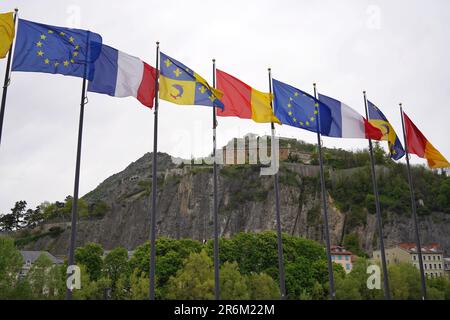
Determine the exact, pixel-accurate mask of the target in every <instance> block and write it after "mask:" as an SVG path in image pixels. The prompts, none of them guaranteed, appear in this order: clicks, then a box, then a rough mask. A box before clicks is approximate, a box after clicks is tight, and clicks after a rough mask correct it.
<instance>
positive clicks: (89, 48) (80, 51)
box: [12, 19, 102, 80]
mask: <svg viewBox="0 0 450 320" xmlns="http://www.w3.org/2000/svg"><path fill="white" fill-rule="evenodd" d="M101 49H102V37H101V36H100V35H99V34H97V33H94V32H90V31H86V30H80V29H70V28H61V27H55V26H49V25H45V24H41V23H36V22H32V21H27V20H22V19H19V23H18V27H17V36H16V45H15V49H14V60H13V65H12V71H26V72H44V73H53V74H62V75H66V76H74V77H81V78H83V77H84V76H85V72H86V79H88V80H92V78H93V77H94V62H95V60H96V59H97V58H98V57H99V55H100V52H101ZM85 66H86V68H85Z"/></svg>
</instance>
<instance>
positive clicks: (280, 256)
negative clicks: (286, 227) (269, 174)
mask: <svg viewBox="0 0 450 320" xmlns="http://www.w3.org/2000/svg"><path fill="white" fill-rule="evenodd" d="M267 70H268V71H269V92H270V94H271V95H272V71H271V69H270V68H268V69H267ZM270 106H271V107H272V110H273V104H272V99H271V100H270ZM270 125H271V131H272V141H271V142H272V162H275V163H276V156H277V155H276V153H277V152H276V151H277V150H275V124H274V123H273V122H271V124H270ZM277 170H278V169H277ZM273 178H274V180H273V181H274V187H275V211H276V219H277V240H278V241H277V242H278V274H279V278H280V293H281V300H285V299H286V280H285V275H284V258H283V234H282V230H281V217H280V191H279V181H278V171H277V172H276V173H275V175H274V176H273Z"/></svg>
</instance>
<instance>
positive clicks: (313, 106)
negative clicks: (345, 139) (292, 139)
mask: <svg viewBox="0 0 450 320" xmlns="http://www.w3.org/2000/svg"><path fill="white" fill-rule="evenodd" d="M273 93H274V102H275V116H276V117H277V118H278V119H279V120H280V121H281V123H282V124H287V125H289V126H293V127H297V128H300V129H305V130H308V131H312V132H320V133H321V134H325V135H326V134H328V132H329V131H330V126H331V111H330V108H329V107H328V106H327V105H326V104H324V103H322V102H320V101H319V100H318V99H316V98H314V97H313V96H311V95H309V94H308V93H306V92H303V91H302V90H299V89H297V88H294V87H292V86H290V85H288V84H286V83H283V82H280V81H278V80H275V79H273ZM319 120H320V122H319Z"/></svg>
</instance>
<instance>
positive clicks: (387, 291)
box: [363, 91, 391, 300]
mask: <svg viewBox="0 0 450 320" xmlns="http://www.w3.org/2000/svg"><path fill="white" fill-rule="evenodd" d="M363 94H364V108H365V111H366V119H367V120H369V111H368V107H367V97H366V92H365V91H364V92H363ZM369 152H370V164H371V172H372V185H373V194H374V195H375V208H376V213H377V222H378V236H379V238H380V251H381V265H382V268H383V275H384V280H383V281H384V296H385V298H386V300H391V290H390V288H389V277H388V271H387V265H386V254H385V251H384V235H383V221H382V220H381V219H382V218H381V206H380V196H379V194H378V186H377V176H376V172H375V159H374V156H373V146H372V139H370V138H369Z"/></svg>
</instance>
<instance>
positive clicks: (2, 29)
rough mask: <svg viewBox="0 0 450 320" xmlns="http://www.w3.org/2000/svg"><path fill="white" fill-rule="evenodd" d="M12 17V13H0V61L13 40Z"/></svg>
mask: <svg viewBox="0 0 450 320" xmlns="http://www.w3.org/2000/svg"><path fill="white" fill-rule="evenodd" d="M14 29H15V28H14V15H13V13H12V12H8V13H0V59H2V58H4V57H6V54H7V53H8V51H9V49H10V48H11V44H12V42H13V40H14Z"/></svg>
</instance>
